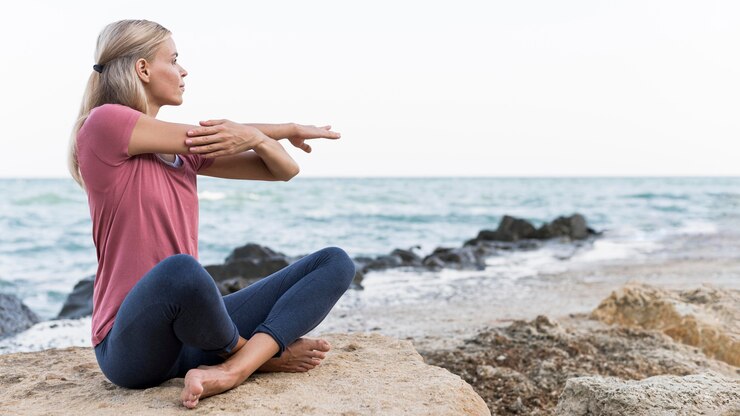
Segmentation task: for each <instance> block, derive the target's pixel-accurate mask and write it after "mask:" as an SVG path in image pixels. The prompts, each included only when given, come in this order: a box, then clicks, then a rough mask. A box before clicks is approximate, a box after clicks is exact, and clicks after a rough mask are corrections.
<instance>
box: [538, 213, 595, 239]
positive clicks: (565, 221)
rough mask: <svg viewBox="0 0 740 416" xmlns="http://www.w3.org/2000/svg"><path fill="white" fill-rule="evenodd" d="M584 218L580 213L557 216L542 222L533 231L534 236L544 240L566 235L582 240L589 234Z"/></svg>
mask: <svg viewBox="0 0 740 416" xmlns="http://www.w3.org/2000/svg"><path fill="white" fill-rule="evenodd" d="M589 234H590V233H589V228H588V226H587V225H586V219H585V218H584V217H583V215H581V214H573V215H571V216H570V217H558V218H556V219H555V220H554V221H553V222H550V223H545V224H543V225H542V226H541V227H540V228H539V229H537V231H536V232H535V233H534V238H538V239H541V240H546V239H550V238H561V237H567V238H569V239H571V240H583V239H584V238H587V237H588V236H589Z"/></svg>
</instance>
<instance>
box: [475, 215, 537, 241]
mask: <svg viewBox="0 0 740 416" xmlns="http://www.w3.org/2000/svg"><path fill="white" fill-rule="evenodd" d="M535 231H537V229H536V228H534V225H532V224H531V223H530V222H529V221H527V220H523V219H521V218H514V217H511V216H508V215H504V217H503V218H502V219H501V222H500V223H499V224H498V228H497V229H496V231H491V230H482V231H481V232H479V233H478V238H477V239H478V240H495V241H518V240H522V239H525V238H532V237H533V236H534V233H535Z"/></svg>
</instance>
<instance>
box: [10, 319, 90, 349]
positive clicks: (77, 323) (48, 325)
mask: <svg viewBox="0 0 740 416" xmlns="http://www.w3.org/2000/svg"><path fill="white" fill-rule="evenodd" d="M91 328H92V318H91V317H89V316H88V317H86V318H80V319H59V320H54V321H44V322H39V323H37V324H36V325H34V326H32V327H30V328H28V329H27V330H25V331H23V332H21V333H19V334H16V335H14V336H12V337H8V338H5V339H3V340H2V341H0V354H9V353H13V352H32V351H41V350H46V349H49V348H66V347H73V346H74V347H92V342H91V340H90V334H91V332H92V329H91Z"/></svg>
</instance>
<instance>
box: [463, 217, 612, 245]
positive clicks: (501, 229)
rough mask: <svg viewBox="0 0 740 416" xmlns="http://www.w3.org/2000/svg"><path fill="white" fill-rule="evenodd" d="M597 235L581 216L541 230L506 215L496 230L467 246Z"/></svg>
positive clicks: (570, 238)
mask: <svg viewBox="0 0 740 416" xmlns="http://www.w3.org/2000/svg"><path fill="white" fill-rule="evenodd" d="M597 234H599V233H597V232H596V231H594V230H593V229H591V228H589V227H588V225H587V224H586V218H584V217H583V215H581V214H573V215H571V216H569V217H558V218H556V219H555V220H554V221H552V222H549V223H545V224H543V225H542V226H540V228H535V226H534V225H532V223H530V222H529V221H527V220H524V219H521V218H514V217H511V216H508V215H505V216H504V217H503V218H502V219H501V222H500V223H499V225H498V228H497V229H496V230H482V231H480V232H479V233H478V236H477V237H476V238H474V239H473V240H469V241H468V242H466V243H465V244H466V245H474V244H476V243H479V242H483V241H506V242H515V241H519V240H526V239H535V240H548V239H551V238H565V239H569V240H583V239H585V238H588V237H589V236H592V235H597Z"/></svg>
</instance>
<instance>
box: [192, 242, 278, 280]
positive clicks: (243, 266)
mask: <svg viewBox="0 0 740 416" xmlns="http://www.w3.org/2000/svg"><path fill="white" fill-rule="evenodd" d="M290 263H291V261H290V259H289V258H288V257H287V256H286V255H285V254H283V253H279V252H276V251H274V250H272V249H271V248H269V247H264V246H261V245H259V244H254V243H247V244H245V245H243V246H241V247H237V248H235V249H234V250H233V251H232V252H231V254H229V255H228V256H227V257H226V260H224V264H222V265H209V266H205V269H206V271H208V273H209V274H210V275H211V276H212V277H213V280H215V281H217V282H220V281H223V280H226V279H233V278H235V277H241V278H244V279H256V278H262V277H266V276H269V275H270V274H272V273H275V272H276V271H278V270H280V269H282V268H284V267H285V266H287V265H289V264H290Z"/></svg>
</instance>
